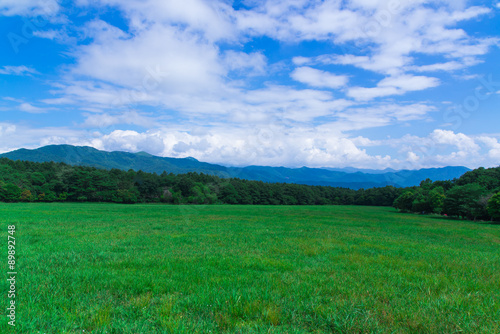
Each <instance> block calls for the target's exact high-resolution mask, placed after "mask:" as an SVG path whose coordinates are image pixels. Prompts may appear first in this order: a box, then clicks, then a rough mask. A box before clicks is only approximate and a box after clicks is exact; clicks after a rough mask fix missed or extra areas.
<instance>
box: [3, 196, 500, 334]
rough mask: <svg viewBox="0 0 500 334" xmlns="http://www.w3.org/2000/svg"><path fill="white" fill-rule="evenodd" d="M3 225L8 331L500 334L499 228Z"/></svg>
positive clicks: (311, 222)
mask: <svg viewBox="0 0 500 334" xmlns="http://www.w3.org/2000/svg"><path fill="white" fill-rule="evenodd" d="M0 222H1V233H2V235H3V236H4V237H3V238H2V240H4V241H3V242H4V246H1V247H2V249H3V252H2V255H3V259H4V260H1V261H2V266H1V267H2V268H3V271H4V274H3V277H4V278H7V272H8V271H9V270H8V268H7V235H8V234H7V232H8V230H7V226H8V225H12V224H15V225H16V233H15V237H16V256H17V263H16V265H17V268H16V269H17V271H18V275H17V282H16V284H17V286H16V293H17V298H16V305H17V310H16V312H17V313H16V323H17V326H16V328H15V330H14V329H12V328H11V326H9V325H8V324H7V322H8V318H7V317H6V316H3V317H2V318H1V319H2V320H1V323H0V332H1V333H90V332H91V333H210V332H211V333H223V332H227V333H500V225H490V224H480V223H474V222H466V221H457V220H444V219H440V218H438V217H432V216H418V215H411V214H400V213H398V212H396V211H395V210H394V209H392V208H375V207H354V206H351V207H345V206H315V207H312V206H307V207H302V206H300V207H287V206H167V205H112V204H0ZM0 288H1V289H2V296H3V298H1V299H0V302H1V303H2V304H3V305H2V307H3V308H4V309H5V308H6V307H7V306H8V302H9V299H8V298H7V291H8V288H9V286H8V283H7V281H6V280H5V279H2V283H1V285H0ZM4 314H7V313H6V311H5V312H4Z"/></svg>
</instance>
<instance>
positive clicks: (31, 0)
mask: <svg viewBox="0 0 500 334" xmlns="http://www.w3.org/2000/svg"><path fill="white" fill-rule="evenodd" d="M59 9H60V6H59V4H58V2H57V1H56V0H2V2H1V3H0V15H5V16H13V15H28V16H37V15H42V16H52V15H54V14H56V13H57V12H58V11H59Z"/></svg>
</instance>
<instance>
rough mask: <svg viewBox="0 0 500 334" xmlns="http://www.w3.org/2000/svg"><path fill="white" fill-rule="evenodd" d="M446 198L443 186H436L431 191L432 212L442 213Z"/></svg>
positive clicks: (430, 203)
mask: <svg viewBox="0 0 500 334" xmlns="http://www.w3.org/2000/svg"><path fill="white" fill-rule="evenodd" d="M445 198H446V196H445V195H444V189H443V187H436V188H434V189H432V190H431V191H430V192H429V205H430V207H431V210H432V212H434V213H441V211H442V210H443V205H444V199H445Z"/></svg>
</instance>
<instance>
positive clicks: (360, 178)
mask: <svg viewBox="0 0 500 334" xmlns="http://www.w3.org/2000/svg"><path fill="white" fill-rule="evenodd" d="M0 157H5V158H9V159H11V160H27V161H33V162H50V161H54V162H64V163H67V164H69V165H81V166H90V167H96V168H103V169H113V168H116V169H121V170H129V169H133V170H142V171H144V172H150V173H158V174H161V173H162V172H164V171H165V172H167V173H174V174H183V173H188V172H197V173H205V174H209V175H216V176H219V177H221V178H233V177H235V178H241V179H247V180H256V181H264V182H271V183H273V182H278V183H297V184H308V185H324V186H333V187H343V188H351V189H361V188H365V189H367V188H373V187H384V186H388V185H392V186H396V187H408V186H414V185H418V184H419V183H420V182H421V181H422V180H425V179H427V178H430V179H431V180H433V181H442V180H451V179H453V178H458V177H460V176H461V175H463V174H464V173H465V172H467V171H470V169H469V168H466V167H461V166H449V167H442V168H426V169H419V170H399V171H394V170H392V171H391V169H386V170H381V171H378V170H365V171H367V172H362V171H363V170H362V169H356V168H353V167H347V168H309V167H301V168H288V167H268V166H246V167H227V166H222V165H217V164H211V163H207V162H201V161H198V160H197V159H195V158H192V157H187V158H169V157H158V156H154V155H151V154H149V153H147V152H138V153H130V152H122V151H111V152H108V151H101V150H98V149H96V148H93V147H90V146H72V145H48V146H43V147H40V148H37V149H32V150H30V149H24V148H23V149H18V150H15V151H11V152H7V153H3V154H0ZM369 171H371V172H372V173H369Z"/></svg>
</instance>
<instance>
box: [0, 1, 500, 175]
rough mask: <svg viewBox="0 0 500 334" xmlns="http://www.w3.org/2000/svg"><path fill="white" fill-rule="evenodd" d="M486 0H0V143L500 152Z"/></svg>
mask: <svg viewBox="0 0 500 334" xmlns="http://www.w3.org/2000/svg"><path fill="white" fill-rule="evenodd" d="M499 45H500V2H499V1H498V0H493V1H491V0H490V1H466V0H440V1H425V0H343V1H341V0H323V1H320V0H309V1H304V0H287V1H284V0H273V1H266V0H242V1H230V0H183V1H178V0H75V1H56V0H0V153H2V152H8V151H12V150H15V149H19V148H30V149H32V148H37V147H41V146H45V145H50V144H71V145H79V146H92V147H95V148H97V149H101V150H105V151H128V152H139V151H145V152H148V153H150V154H154V155H158V156H165V157H177V158H183V157H194V158H196V159H198V160H200V161H205V162H210V163H217V164H222V165H226V166H248V165H266V166H286V167H302V166H307V167H348V166H350V167H357V168H371V169H384V168H394V169H420V168H430V167H442V166H466V167H469V168H476V167H479V166H484V167H494V166H499V165H500V127H499V125H500V65H499V60H500V48H499Z"/></svg>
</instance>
